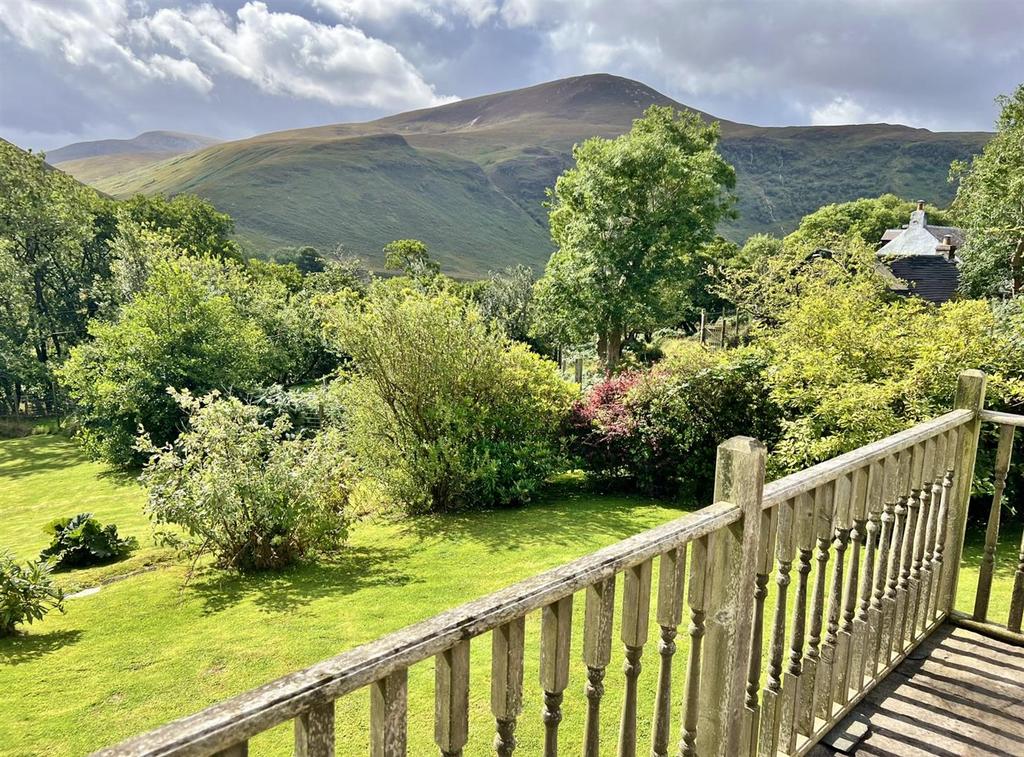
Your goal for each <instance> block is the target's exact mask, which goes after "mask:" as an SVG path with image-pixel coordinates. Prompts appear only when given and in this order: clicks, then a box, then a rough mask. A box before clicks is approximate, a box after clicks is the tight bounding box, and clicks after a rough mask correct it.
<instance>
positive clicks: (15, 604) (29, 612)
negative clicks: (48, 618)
mask: <svg viewBox="0 0 1024 757" xmlns="http://www.w3.org/2000/svg"><path fill="white" fill-rule="evenodd" d="M52 570H53V566H52V565H51V564H50V563H49V562H34V561H29V562H27V563H25V565H24V566H22V565H20V564H19V563H17V562H15V560H14V558H13V557H12V556H11V554H10V553H9V552H0V637H4V636H10V635H12V634H13V633H15V631H16V627H17V626H19V625H21V624H23V623H32V622H33V621H35V620H42V619H43V617H44V616H45V615H46V613H48V612H50V610H59V611H60V612H64V592H63V591H61V590H60V588H59V587H57V586H56V584H54V582H53V577H52V576H51V572H52Z"/></svg>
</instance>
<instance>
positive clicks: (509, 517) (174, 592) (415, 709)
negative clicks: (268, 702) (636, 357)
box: [0, 437, 1018, 755]
mask: <svg viewBox="0 0 1024 757" xmlns="http://www.w3.org/2000/svg"><path fill="white" fill-rule="evenodd" d="M0 474H2V475H4V477H5V480H6V479H10V480H11V481H12V483H13V485H11V486H6V487H5V488H4V489H3V490H0V510H3V512H4V513H5V515H6V517H5V518H4V519H3V521H0V544H3V545H7V546H12V547H14V548H15V550H16V551H17V552H18V553H19V554H20V555H22V556H28V555H32V554H34V552H35V550H36V549H38V547H39V546H40V545H41V544H42V541H43V540H42V539H41V538H40V534H39V533H38V530H37V527H38V526H39V525H40V524H42V523H44V522H45V521H47V520H48V519H50V518H52V517H54V516H56V515H58V514H62V513H65V512H71V511H74V510H77V509H81V508H82V507H84V506H86V505H88V507H89V508H90V509H92V510H94V511H95V512H96V513H97V514H98V515H100V516H101V517H103V518H104V519H105V520H106V519H114V520H116V522H117V523H118V524H119V525H121V526H122V527H123V530H124V531H125V532H126V533H131V534H134V535H137V536H139V537H140V539H143V540H145V539H146V537H147V533H148V530H147V527H146V525H145V522H144V520H143V518H142V516H141V513H140V511H139V504H140V502H141V499H142V497H141V492H140V491H139V489H138V488H137V487H136V485H135V484H133V483H131V482H130V481H129V480H125V479H123V478H122V477H118V476H113V477H111V476H109V474H107V473H106V472H105V471H104V470H103V468H102V467H100V466H97V465H95V464H93V463H89V462H88V461H86V460H84V459H83V458H82V456H81V454H80V453H79V452H78V450H77V449H76V448H74V447H73V446H72V444H71V443H70V442H68V441H66V440H63V439H60V438H55V437H33V438H31V439H27V440H17V441H4V442H0ZM69 500H73V501H74V503H75V506H74V507H71V508H70V509H68V508H67V506H65V505H64V503H65V502H67V501H69ZM7 514H10V515H7ZM679 514H680V513H679V510H676V509H674V508H670V507H666V506H664V505H661V504H657V503H651V502H645V501H642V500H639V499H636V498H625V497H607V496H606V497H595V496H588V495H580V494H573V493H571V492H566V493H563V494H562V495H560V496H554V497H552V498H550V499H549V500H547V501H545V502H541V503H538V504H536V505H534V506H531V507H528V508H525V509H521V510H509V511H502V512H496V513H485V514H477V515H472V516H463V517H447V518H436V519H424V520H420V521H418V522H415V523H409V522H405V523H401V522H398V523H396V522H374V521H368V522H363V523H361V524H359V525H358V526H357V527H356V528H355V529H354V531H353V534H352V540H351V547H350V549H349V550H348V554H347V555H346V556H345V557H344V558H343V559H342V560H341V561H339V562H338V563H337V564H334V565H330V564H327V565H320V566H310V567H304V568H299V569H296V570H293V571H290V572H287V573H284V574H281V575H273V576H263V577H250V578H246V579H238V578H233V577H217V576H211V577H206V578H201V579H199V580H196V581H194V582H193V583H192V584H190V585H189V586H187V587H185V588H182V568H181V567H180V566H178V565H174V566H171V567H168V566H164V567H163V568H161V569H159V570H156V571H153V572H148V573H143V574H139V575H133V576H131V577H129V578H127V579H125V580H123V581H120V582H116V583H112V584H110V585H108V586H105V587H104V588H103V589H102V590H101V591H100V592H99V593H98V594H95V595H92V596H89V597H86V598H82V599H74V600H69V602H68V612H67V614H66V615H64V616H61V615H50V616H48V617H47V618H46V619H45V620H44V621H43V622H42V623H38V624H36V625H34V626H31V627H30V628H29V631H28V633H26V634H24V635H22V636H20V637H18V638H15V639H12V640H6V641H3V642H0V690H4V691H17V692H19V696H18V697H17V698H14V699H12V700H8V701H7V702H6V703H5V707H4V708H2V709H0V754H5V755H8V754H9V755H43V754H45V755H73V754H80V753H83V752H88V751H90V750H92V749H95V748H97V747H100V746H102V745H105V744H107V743H110V742H112V741H115V740H117V739H120V738H123V737H125V736H128V735H131V734H133V733H135V732H138V731H140V730H143V729H146V728H149V727H152V726H154V725H157V724H160V723H163V722H166V721H167V720H170V719H172V718H175V717H178V716H181V715H185V714H188V713H190V712H192V711H194V710H196V709H198V708H200V707H202V706H205V705H207V704H209V703H212V702H214V701H217V700H219V699H222V698H224V697H226V696H230V695H232V694H234V693H237V692H239V691H243V690H245V689H248V688H251V687H253V686H256V685H258V684H260V683H263V682H265V681H267V680H269V679H271V678H273V677H275V676H278V675H282V674H284V673H287V672H290V671H291V670H294V669H297V668H300V667H303V666H306V665H308V664H311V663H313V662H316V661H318V660H320V659H324V658H326V657H329V656H331V655H333V654H336V653H338V652H339V651H341V650H344V649H346V648H349V647H351V646H353V645H355V644H358V643H360V642H364V641H367V640H370V639H372V638H374V637H376V636H378V635H380V634H382V633H385V632H387V631H390V630H394V629H397V628H400V627H402V626H404V625H406V624H408V623H411V622H414V621H416V620H419V619H422V618H425V617H428V616H430V615H432V614H434V613H436V612H438V611H439V610H441V609H443V608H446V607H450V606H453V605H456V604H458V603H461V602H463V601H466V600H468V599H471V598H474V597H477V596H480V595H481V594H484V593H486V592H488V591H491V590H494V589H497V588H500V587H501V586H504V585H506V584H508V583H509V582H512V581H514V580H516V579H519V578H523V577H526V576H529V575H532V574H534V573H536V572H538V571H540V570H543V569H545V568H548V567H551V566H554V565H556V564H559V563H561V562H564V561H566V560H569V559H571V558H573V557H576V556H579V555H582V554H586V553H588V552H591V551H593V550H594V549H596V548H598V547H600V546H603V545H606V544H609V543H612V542H614V541H616V540H618V539H620V538H622V537H624V536H627V535H629V534H632V533H635V532H637V531H640V530H642V529H644V528H647V527H650V526H653V525H655V524H657V523H661V522H664V521H665V520H668V519H671V518H674V517H677V516H678V515H679ZM12 516H13V517H12ZM1017 535H1018V534H1007V535H1006V537H1005V538H1006V542H1007V543H1009V542H1010V540H1011V539H1012V538H1014V537H1015V536H1017ZM1012 551H1013V549H1012V547H1010V548H1008V549H1004V550H1002V551H1001V553H1000V560H999V567H998V573H997V577H998V578H997V584H996V587H995V592H994V596H993V601H992V614H993V616H995V617H1003V616H1005V612H1006V609H1007V606H1008V593H1009V585H1010V580H1011V579H1010V576H1011V574H1012V570H1013V566H1014V555H1013V554H1010V553H1011V552H1012ZM143 554H144V555H148V556H149V557H150V558H152V557H153V556H155V555H157V554H158V552H156V551H154V549H153V548H152V547H147V548H145V549H144V550H143ZM979 555H980V540H979V538H973V539H972V542H971V545H970V550H969V556H968V567H967V569H966V575H965V578H964V580H963V581H962V584H961V592H960V606H961V607H969V606H970V600H971V592H972V591H973V586H974V583H975V576H976V573H977V563H978V559H979ZM812 578H813V577H812ZM73 580H74V582H75V583H82V582H83V581H82V580H81V579H80V578H79V577H78V576H76V577H75V578H74V579H73ZM773 584H774V582H773ZM773 584H772V585H773ZM772 601H773V600H772V597H769V605H770V604H771V602H772ZM582 604H583V603H582V602H580V601H577V603H576V608H575V609H576V617H575V619H574V625H575V628H576V630H577V632H576V633H574V634H573V636H574V638H573V643H574V649H573V654H572V659H573V671H572V678H571V683H570V687H569V689H568V690H567V692H566V700H565V707H564V709H565V713H566V720H565V722H564V723H563V725H562V745H563V748H564V750H565V752H566V753H567V754H573V753H577V752H579V751H580V740H581V730H582V713H583V712H584V710H585V704H586V702H585V699H584V697H583V693H582V684H583V680H584V676H583V668H582V665H581V663H580V649H579V645H580V643H581V634H580V633H579V629H581V628H582ZM618 616H619V613H618V611H617V617H618ZM538 625H539V624H538V622H537V619H536V617H535V616H531V618H530V619H529V621H528V623H527V635H528V638H527V662H526V699H525V707H524V712H523V716H522V718H521V720H520V727H519V731H518V734H517V735H518V737H519V740H520V745H521V746H520V751H521V752H522V753H523V754H538V753H540V749H541V739H542V728H541V723H540V718H539V714H538V713H539V708H540V692H539V687H538V685H537V678H538V669H537V667H538V659H537V657H538V655H537V649H538V640H537V633H538ZM654 638H655V633H654V631H652V642H651V643H649V644H648V645H647V649H646V654H645V674H644V675H643V676H642V677H641V684H642V686H641V698H640V712H642V713H644V714H643V716H642V717H641V718H640V722H639V726H640V729H641V742H640V743H641V744H644V743H645V740H646V739H649V730H648V729H649V727H650V723H649V717H648V714H649V713H650V712H651V707H652V704H653V696H654V692H653V686H654V671H655V670H656V665H655V661H656V659H657V658H656V652H655V649H656V645H655V644H654ZM678 641H679V651H678V653H677V658H676V659H677V664H676V666H675V668H674V671H675V689H674V697H673V698H674V700H675V701H674V703H673V712H675V713H678V712H679V707H680V704H681V701H680V696H681V691H682V682H683V671H684V668H685V663H684V661H685V655H686V650H687V637H686V636H685V634H682V635H681V636H680V638H679V640H678ZM766 642H767V639H766ZM489 648H490V647H489V643H488V641H487V639H486V638H483V639H481V640H479V641H477V642H475V643H474V644H473V647H472V673H471V707H472V721H471V734H472V736H471V743H470V746H469V748H468V749H467V751H466V753H467V755H478V754H479V755H484V754H490V748H489V745H490V740H491V734H492V727H493V726H492V722H491V719H490V715H489V711H488V691H489V689H488V683H487V682H488V680H489V677H488V669H489ZM620 665H621V651H620V650H619V648H618V645H617V644H616V646H615V657H614V659H613V661H612V664H611V665H610V666H609V670H608V693H607V695H606V699H605V704H604V707H603V729H604V733H605V738H606V739H607V742H606V743H612V742H613V741H614V736H615V733H616V730H617V719H618V715H619V711H620V708H621V692H622V688H621V678H622V673H621V672H620ZM432 679H433V665H432V663H431V662H429V661H428V662H425V663H422V664H420V665H417V666H414V667H413V668H412V669H411V671H410V754H428V753H431V752H432V751H433V747H432V743H431V739H432V712H433V705H432V696H433V680H432ZM368 711H369V705H368V698H367V695H366V692H365V691H362V692H358V693H357V694H355V695H353V696H350V697H346V698H345V699H343V700H341V701H339V703H338V713H337V714H338V737H339V748H338V753H339V755H349V754H364V753H365V751H366V743H367V741H366V739H367V731H366V727H367V721H368ZM676 727H677V726H676V724H675V723H674V724H673V728H674V729H675V728H676ZM290 737H291V729H290V727H288V726H287V724H286V725H285V726H284V727H280V728H278V729H275V730H274V731H273V732H271V733H269V734H266V735H264V736H261V737H260V738H259V739H257V740H256V741H255V742H254V750H255V751H256V752H257V753H260V754H275V755H277V754H280V755H285V754H288V753H290ZM677 737H678V735H677V734H676V733H675V731H673V739H676V738H677ZM673 743H674V741H673Z"/></svg>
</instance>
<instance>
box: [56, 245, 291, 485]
mask: <svg viewBox="0 0 1024 757" xmlns="http://www.w3.org/2000/svg"><path fill="white" fill-rule="evenodd" d="M218 270H219V269H218ZM209 273H210V270H209V267H208V266H207V265H206V264H205V263H204V261H196V260H194V259H190V258H177V259H175V258H172V259H163V260H160V261H158V262H157V263H155V264H154V268H153V270H152V272H151V274H150V275H149V278H148V279H147V281H146V284H145V287H144V289H143V290H142V292H140V293H139V294H138V295H137V296H136V297H135V298H134V299H133V300H132V301H131V302H129V303H128V304H127V305H125V306H124V308H123V309H122V310H121V311H120V313H119V314H118V316H117V318H116V319H115V320H113V321H98V320H94V321H93V322H92V323H91V324H90V326H89V333H90V335H91V336H92V341H90V342H86V343H83V344H81V345H79V346H78V347H76V348H75V349H74V350H73V352H72V354H71V357H70V359H69V360H68V361H67V363H66V364H65V366H64V367H63V368H62V369H61V371H60V377H61V380H62V382H63V383H64V384H65V385H66V386H67V387H68V391H69V393H70V394H71V396H72V398H73V399H74V400H75V401H76V403H77V415H78V420H79V424H80V434H81V437H82V439H83V441H84V442H85V444H86V446H87V448H88V449H89V450H90V451H91V452H92V453H93V454H94V455H96V456H98V457H102V458H105V459H106V460H108V461H110V462H113V463H115V464H118V465H131V464H135V463H138V462H141V458H140V457H139V454H138V452H137V451H136V449H135V435H136V431H137V430H138V429H139V428H140V427H143V428H144V429H145V430H146V432H147V433H148V434H149V435H150V436H151V437H152V439H153V440H154V442H155V443H156V444H158V445H163V444H165V443H167V442H168V441H170V440H172V439H173V438H174V437H175V436H176V435H177V431H178V428H179V423H180V421H181V419H182V413H181V409H180V408H179V406H178V404H177V403H176V402H175V401H174V399H173V397H171V396H169V395H168V394H167V388H168V387H174V388H176V389H187V390H190V391H192V392H194V393H200V394H202V393H206V392H209V391H210V390H212V389H224V390H228V389H239V390H246V389H252V388H255V387H256V386H258V385H259V383H260V382H261V379H264V380H265V379H266V378H269V377H268V376H267V375H266V372H265V368H264V365H265V361H266V359H267V358H268V357H269V356H270V355H271V344H270V342H269V340H268V337H267V335H266V333H265V332H264V331H263V330H261V328H260V327H259V326H258V325H257V324H255V323H253V322H252V321H250V320H249V319H247V318H246V317H245V315H244V313H243V309H242V307H241V306H240V305H239V304H236V303H235V302H234V301H232V299H231V297H229V296H228V295H227V294H224V293H222V292H217V291H216V290H214V291H211V289H212V287H211V282H210V277H209ZM246 291H248V290H246Z"/></svg>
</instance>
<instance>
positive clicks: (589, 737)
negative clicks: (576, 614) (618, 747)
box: [583, 576, 615, 757]
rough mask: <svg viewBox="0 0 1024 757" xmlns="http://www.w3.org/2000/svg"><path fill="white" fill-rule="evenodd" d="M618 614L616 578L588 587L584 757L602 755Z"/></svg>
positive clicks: (584, 655)
mask: <svg viewBox="0 0 1024 757" xmlns="http://www.w3.org/2000/svg"><path fill="white" fill-rule="evenodd" d="M614 613H615V576H612V577H611V578H607V579H605V580H604V581H600V582H598V583H596V584H592V585H591V586H588V587H587V598H586V611H585V616H584V620H583V662H584V664H585V665H586V666H587V684H586V687H585V689H584V691H585V692H586V695H587V720H586V725H585V726H584V737H583V754H584V757H599V755H600V754H601V698H602V697H603V696H604V674H605V668H606V667H607V666H608V663H609V661H610V660H611V658H612V618H613V615H614Z"/></svg>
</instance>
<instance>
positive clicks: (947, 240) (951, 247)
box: [935, 234, 956, 260]
mask: <svg viewBox="0 0 1024 757" xmlns="http://www.w3.org/2000/svg"><path fill="white" fill-rule="evenodd" d="M935 252H936V253H938V254H939V255H945V256H946V257H947V258H949V259H950V260H953V259H954V258H955V254H956V244H955V243H954V242H953V236H952V235H951V234H946V235H944V236H943V237H942V241H941V242H940V243H939V244H937V245H935Z"/></svg>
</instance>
